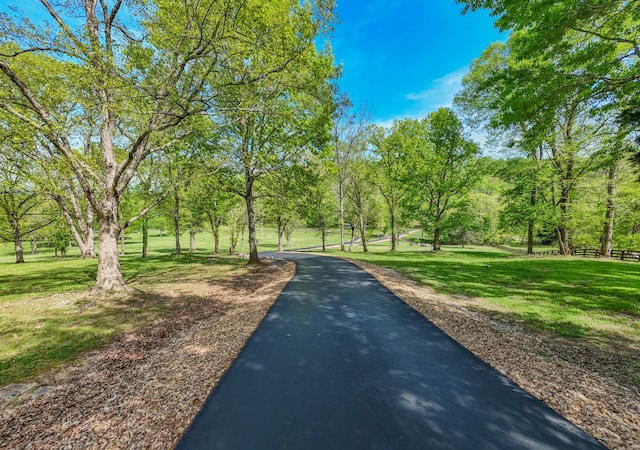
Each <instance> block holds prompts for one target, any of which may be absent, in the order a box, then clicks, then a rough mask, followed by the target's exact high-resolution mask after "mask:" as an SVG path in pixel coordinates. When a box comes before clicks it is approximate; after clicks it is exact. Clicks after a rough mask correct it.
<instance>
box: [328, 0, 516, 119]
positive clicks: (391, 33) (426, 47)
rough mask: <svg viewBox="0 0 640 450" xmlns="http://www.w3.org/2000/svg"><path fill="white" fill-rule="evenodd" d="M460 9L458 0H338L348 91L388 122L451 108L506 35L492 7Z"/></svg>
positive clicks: (336, 47)
mask: <svg viewBox="0 0 640 450" xmlns="http://www.w3.org/2000/svg"><path fill="white" fill-rule="evenodd" d="M461 11H462V5H460V4H457V3H455V0H338V20H339V22H338V23H337V24H336V26H335V31H334V34H333V38H332V39H331V45H332V47H333V53H334V55H335V58H336V62H338V63H342V65H343V76H342V79H341V80H340V83H339V84H340V86H341V88H342V90H343V91H346V92H347V93H348V94H349V97H350V98H351V100H352V101H353V102H354V104H355V105H359V104H365V105H366V106H367V110H368V111H369V113H370V115H371V118H372V120H373V121H374V122H376V123H378V124H380V125H384V126H388V125H390V124H391V123H392V122H393V120H394V119H401V118H405V117H410V118H422V117H424V116H425V115H426V114H428V113H429V112H430V111H433V110H435V109H437V108H438V107H440V106H450V105H451V101H452V100H453V96H454V95H455V93H456V92H457V91H458V90H459V88H460V81H461V79H462V77H463V75H464V74H465V73H466V72H467V71H468V68H469V65H470V64H471V62H472V61H473V60H474V59H475V58H477V57H478V56H480V53H481V52H482V51H483V50H484V49H485V48H486V47H487V46H488V45H489V44H490V43H491V42H495V41H498V40H502V41H504V40H506V38H507V36H506V35H505V34H501V33H500V32H499V31H498V30H497V29H495V28H494V26H493V19H492V18H491V17H490V16H489V14H488V13H486V12H475V13H468V14H466V15H464V16H463V15H462V14H461Z"/></svg>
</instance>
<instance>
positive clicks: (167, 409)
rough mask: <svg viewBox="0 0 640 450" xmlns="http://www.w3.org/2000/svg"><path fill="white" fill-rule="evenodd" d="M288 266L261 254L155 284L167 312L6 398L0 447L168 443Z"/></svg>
mask: <svg viewBox="0 0 640 450" xmlns="http://www.w3.org/2000/svg"><path fill="white" fill-rule="evenodd" d="M294 272H295V265H294V264H293V263H283V262H278V263H276V262H271V263H269V264H267V265H264V266H260V267H257V268H251V269H250V270H249V271H248V272H247V273H245V274H243V275H240V276H236V277H232V278H228V279H224V280H217V281H216V282H215V283H209V282H207V281H197V280H189V282H188V283H184V284H183V285H180V286H176V287H175V289H174V292H168V291H167V292H165V293H164V294H163V295H164V296H165V297H171V296H174V298H173V299H172V301H177V302H179V304H178V307H176V308H172V312H170V313H169V314H167V315H165V316H163V317H162V318H160V319H158V320H155V321H154V322H153V323H150V324H149V325H147V326H145V327H144V328H142V329H140V330H137V331H135V332H130V333H126V334H124V335H122V336H121V337H120V338H118V339H116V340H115V342H113V343H112V344H109V345H107V346H106V347H104V348H102V349H100V350H97V351H94V352H91V353H89V354H87V355H85V357H83V358H82V359H81V360H80V361H79V362H78V363H77V364H76V365H74V366H67V367H66V368H63V369H60V370H57V371H55V372H52V373H50V374H47V375H46V376H43V377H41V378H40V379H38V380H37V381H38V382H39V384H41V385H46V386H53V389H52V390H50V391H49V392H47V393H45V394H43V395H39V396H34V397H31V398H29V399H28V400H26V401H24V402H22V403H21V404H19V405H8V406H6V407H5V408H4V410H3V411H2V412H0V448H11V449H43V448H47V449H53V448H65V449H71V448H73V449H76V448H77V449H81V448H82V449H85V448H88V449H98V448H100V449H103V448H110V449H115V448H122V449H125V448H126V449H133V448H173V447H174V446H175V445H176V444H177V442H178V440H179V439H180V437H181V436H182V434H183V433H184V431H185V430H186V428H187V427H188V426H189V424H190V423H191V421H192V420H193V418H194V417H195V415H196V414H197V412H198V411H199V410H200V408H201V407H202V405H203V404H204V401H205V400H206V398H207V396H208V394H209V393H210V392H211V390H212V389H213V387H214V386H215V385H216V383H217V382H218V380H219V379H220V378H221V376H222V375H223V374H224V373H225V371H226V370H227V369H228V368H229V366H230V365H231V363H232V362H233V361H234V359H235V358H236V356H237V355H238V353H239V352H240V350H241V349H242V347H243V346H244V344H245V342H246V341H247V339H248V338H249V337H250V336H251V334H252V333H253V332H254V330H255V329H256V328H257V326H258V324H259V323H260V321H261V320H262V319H263V317H264V316H265V314H266V313H267V311H268V310H269V308H270V307H271V306H272V305H273V303H274V301H275V299H276V298H277V297H278V295H279V294H280V292H281V291H282V289H283V288H284V286H285V285H286V283H287V282H288V281H289V280H290V279H291V277H292V276H293V274H294ZM146 295H149V294H146Z"/></svg>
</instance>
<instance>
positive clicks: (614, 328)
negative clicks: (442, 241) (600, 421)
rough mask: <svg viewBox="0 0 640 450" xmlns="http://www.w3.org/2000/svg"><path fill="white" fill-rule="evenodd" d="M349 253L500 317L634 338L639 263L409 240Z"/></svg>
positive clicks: (637, 339) (639, 328)
mask: <svg viewBox="0 0 640 450" xmlns="http://www.w3.org/2000/svg"><path fill="white" fill-rule="evenodd" d="M388 248H389V245H388V244H384V243H380V244H374V245H371V246H370V250H371V252H370V253H367V254H365V253H362V252H361V248H358V252H354V253H353V254H351V255H349V256H351V257H353V258H356V259H361V260H364V261H368V262H371V263H374V264H377V265H380V266H383V267H387V268H390V269H393V270H394V271H396V272H398V273H400V274H402V275H404V276H406V277H408V278H410V279H412V280H415V281H416V282H418V283H421V284H423V285H426V286H429V287H431V288H432V289H433V290H434V291H436V292H439V293H444V294H451V295H458V296H465V297H472V298H480V299H483V300H482V302H479V303H478V304H479V305H480V307H482V305H483V303H484V304H485V305H486V306H487V307H488V308H489V309H492V310H496V311H498V313H499V314H501V315H502V316H503V317H504V318H505V319H508V320H517V321H524V322H526V323H527V324H529V325H530V326H533V327H535V328H541V329H545V330H550V331H553V332H556V333H559V334H561V335H564V336H568V337H574V338H585V339H587V338H588V339H593V340H594V341H596V342H597V341H600V342H602V341H607V342H608V343H610V344H612V345H614V343H621V344H623V345H625V344H628V345H630V346H631V347H632V348H633V347H637V346H638V345H639V344H640V263H638V262H624V261H612V260H605V259H588V258H580V257H560V256H548V257H531V256H529V257H525V256H515V255H511V254H508V253H505V252H502V251H500V250H496V249H493V248H491V247H481V246H467V247H465V248H462V247H454V246H450V247H447V246H445V247H443V251H442V252H438V253H434V252H432V251H429V249H425V248H420V247H410V246H409V245H408V244H407V243H405V242H403V243H402V244H401V246H400V251H398V252H396V253H391V252H388Z"/></svg>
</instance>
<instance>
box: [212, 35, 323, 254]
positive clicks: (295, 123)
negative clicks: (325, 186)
mask: <svg viewBox="0 0 640 450" xmlns="http://www.w3.org/2000/svg"><path fill="white" fill-rule="evenodd" d="M289 38H291V39H293V40H294V42H295V41H297V39H299V38H298V37H295V35H294V36H289ZM332 60H333V58H332V56H331V54H330V53H328V52H326V51H325V52H322V53H319V52H317V51H316V49H315V47H308V48H307V51H306V52H304V54H303V55H301V56H300V57H299V58H298V59H297V60H296V61H295V64H294V63H293V62H292V63H291V64H290V66H289V67H288V68H287V71H283V72H281V73H279V74H277V76H276V75H274V76H272V77H270V78H269V79H265V80H262V81H260V82H256V83H254V84H252V85H245V86H241V87H238V88H234V89H233V90H232V91H231V92H230V93H229V96H228V100H227V102H226V111H225V114H224V115H223V116H221V117H219V118H218V120H219V122H218V123H215V122H214V125H215V126H218V127H221V129H222V130H223V132H222V137H221V138H220V139H221V140H220V143H219V145H218V147H219V148H220V155H221V158H222V159H223V160H224V161H226V165H227V166H228V167H229V168H230V169H231V170H232V172H233V173H235V174H236V178H235V181H236V183H235V184H234V185H232V186H230V190H231V191H232V192H235V193H236V194H237V195H239V196H240V197H241V198H242V199H244V201H245V205H246V209H247V225H248V229H249V264H260V258H259V255H258V249H257V241H256V216H255V214H256V200H257V199H258V197H259V196H258V194H257V189H256V188H257V184H258V183H260V182H261V181H262V179H263V178H265V177H267V176H271V175H272V174H274V173H277V172H279V171H281V170H284V169H286V168H287V167H289V166H291V165H295V164H297V163H300V162H302V161H303V160H304V159H305V158H306V157H307V156H308V155H309V154H310V153H312V151H314V149H315V150H317V149H319V148H321V147H322V145H323V144H324V141H325V140H326V137H327V126H328V123H329V117H330V114H331V107H332V104H331V95H330V89H329V88H330V86H329V84H328V81H329V80H330V79H331V77H333V76H334V73H335V70H334V68H333V66H332Z"/></svg>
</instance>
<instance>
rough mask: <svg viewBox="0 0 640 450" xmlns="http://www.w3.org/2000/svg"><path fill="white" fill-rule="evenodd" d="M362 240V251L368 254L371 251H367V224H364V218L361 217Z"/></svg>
mask: <svg viewBox="0 0 640 450" xmlns="http://www.w3.org/2000/svg"><path fill="white" fill-rule="evenodd" d="M359 222H360V239H362V251H363V252H365V253H367V252H368V251H369V249H367V236H366V232H367V224H366V223H365V222H364V217H363V216H362V215H361V216H360V220H359Z"/></svg>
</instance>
